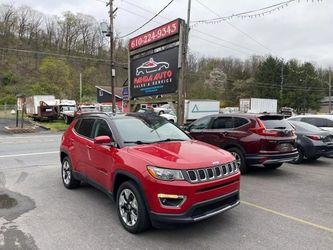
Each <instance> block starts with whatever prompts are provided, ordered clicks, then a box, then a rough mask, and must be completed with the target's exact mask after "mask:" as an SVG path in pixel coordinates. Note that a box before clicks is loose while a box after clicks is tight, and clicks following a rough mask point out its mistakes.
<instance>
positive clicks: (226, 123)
mask: <svg viewBox="0 0 333 250" xmlns="http://www.w3.org/2000/svg"><path fill="white" fill-rule="evenodd" d="M233 127H234V124H233V120H232V117H218V118H216V119H215V120H214V122H213V125H212V129H226V128H233Z"/></svg>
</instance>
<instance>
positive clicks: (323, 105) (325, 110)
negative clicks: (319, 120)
mask: <svg viewBox="0 0 333 250" xmlns="http://www.w3.org/2000/svg"><path fill="white" fill-rule="evenodd" d="M328 106H329V97H328V96H326V97H324V98H323V99H322V100H321V101H320V110H319V113H324V114H328V113H329V107H328ZM331 107H332V109H331V112H332V111H333V96H331Z"/></svg>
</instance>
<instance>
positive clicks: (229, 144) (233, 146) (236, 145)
mask: <svg viewBox="0 0 333 250" xmlns="http://www.w3.org/2000/svg"><path fill="white" fill-rule="evenodd" d="M221 148H222V149H224V150H227V151H228V149H231V148H238V149H239V150H240V151H241V152H242V153H243V155H244V157H245V155H246V152H245V150H244V148H243V147H242V146H241V145H240V144H238V143H228V144H225V145H222V147H221Z"/></svg>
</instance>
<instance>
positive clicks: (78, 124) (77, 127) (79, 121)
mask: <svg viewBox="0 0 333 250" xmlns="http://www.w3.org/2000/svg"><path fill="white" fill-rule="evenodd" d="M81 121H82V119H78V120H77V122H76V123H75V126H74V130H75V131H76V132H78V131H79V127H80V124H81Z"/></svg>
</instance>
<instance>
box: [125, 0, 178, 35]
mask: <svg viewBox="0 0 333 250" xmlns="http://www.w3.org/2000/svg"><path fill="white" fill-rule="evenodd" d="M173 1H174V0H171V1H170V2H169V3H168V4H167V5H165V6H164V7H163V8H162V9H161V10H160V11H159V12H157V13H156V14H155V15H154V16H153V17H152V18H150V19H149V20H148V21H147V22H145V23H144V24H142V25H141V26H140V27H138V28H137V29H135V30H133V31H131V32H129V33H127V34H126V35H123V36H121V37H119V38H120V39H121V38H124V37H127V36H129V35H132V34H133V33H135V32H137V31H138V30H140V29H142V28H143V27H144V26H146V25H147V24H148V23H150V22H151V21H152V20H153V19H155V18H156V17H157V16H158V15H159V14H161V13H162V12H163V11H164V10H165V9H166V8H168V7H169V5H170V4H171V3H172V2H173Z"/></svg>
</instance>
